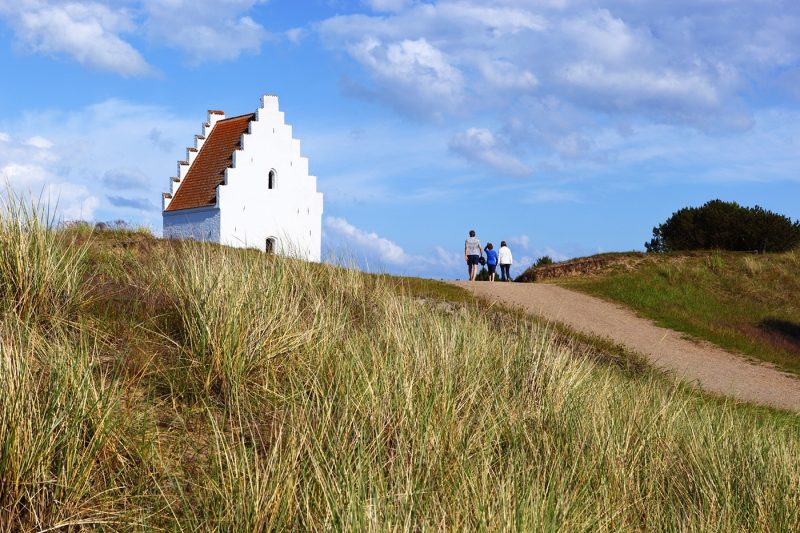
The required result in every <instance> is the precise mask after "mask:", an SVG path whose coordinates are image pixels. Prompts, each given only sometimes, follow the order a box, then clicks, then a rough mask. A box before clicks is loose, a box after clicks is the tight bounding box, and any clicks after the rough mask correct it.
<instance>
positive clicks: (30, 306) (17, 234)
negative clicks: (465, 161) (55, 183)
mask: <svg viewBox="0 0 800 533" xmlns="http://www.w3.org/2000/svg"><path fill="white" fill-rule="evenodd" d="M55 222H56V220H55V217H54V215H53V214H52V213H51V212H50V210H49V209H48V207H47V206H46V205H44V204H42V203H40V202H37V201H35V200H33V201H30V200H27V199H25V198H23V197H20V196H16V195H15V194H14V193H13V191H11V190H10V189H9V190H7V191H6V196H5V198H4V200H3V201H2V203H0V305H1V306H2V309H3V311H8V312H11V313H13V314H14V315H15V316H17V317H20V318H22V319H23V320H31V319H42V318H47V319H54V318H64V317H68V316H69V315H70V314H72V313H74V312H75V310H76V306H77V305H79V304H80V303H81V301H82V298H83V296H84V294H83V293H82V292H81V287H82V282H83V279H84V277H85V274H86V271H85V262H84V261H83V258H84V257H83V256H84V254H85V251H86V248H85V247H84V246H78V245H76V243H75V241H74V239H69V238H68V237H67V235H66V234H64V233H59V232H57V231H53V227H54V226H55Z"/></svg>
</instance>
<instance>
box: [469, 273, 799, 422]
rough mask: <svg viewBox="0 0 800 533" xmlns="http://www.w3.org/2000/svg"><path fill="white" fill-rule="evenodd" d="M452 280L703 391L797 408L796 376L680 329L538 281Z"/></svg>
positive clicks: (785, 407) (776, 405)
mask: <svg viewBox="0 0 800 533" xmlns="http://www.w3.org/2000/svg"><path fill="white" fill-rule="evenodd" d="M454 283H455V284H456V285H458V286H460V287H464V288H467V289H470V290H472V291H473V292H474V293H475V294H476V295H478V296H482V297H484V298H487V299H488V300H490V301H501V302H504V303H506V304H510V305H513V306H516V307H521V308H523V309H525V310H527V311H528V312H530V313H533V314H536V315H540V316H543V317H545V318H546V319H548V320H552V321H555V322H561V323H564V324H567V325H569V326H570V327H572V328H573V329H575V330H578V331H581V332H584V333H589V334H592V335H597V336H601V337H607V338H610V339H611V340H613V341H614V342H615V343H617V344H621V345H624V346H626V347H628V348H630V349H632V350H634V351H636V352H638V353H640V354H642V355H644V356H645V357H647V359H648V360H649V361H650V362H651V363H653V364H654V365H655V366H657V367H659V368H662V369H664V370H667V371H670V372H673V373H674V374H675V375H677V376H679V377H681V378H683V379H685V380H687V381H689V382H692V383H694V384H696V385H698V386H700V387H701V388H703V389H705V390H707V391H710V392H714V393H718V394H723V395H726V396H730V397H733V398H736V399H738V400H743V401H747V402H753V403H759V404H765V405H771V406H774V407H779V408H783V409H789V410H794V411H800V379H797V378H795V377H793V376H791V375H789V374H786V373H783V372H781V371H780V370H778V369H776V368H775V367H773V366H770V365H768V364H765V363H757V362H751V361H748V360H747V359H745V358H744V357H742V356H739V355H736V354H733V353H730V352H727V351H725V350H723V349H721V348H718V347H716V346H713V345H711V344H710V343H707V342H697V341H691V340H687V339H685V338H683V337H682V336H683V334H682V333H678V332H676V331H673V330H670V329H666V328H662V327H660V326H656V325H655V324H654V323H653V322H651V321H650V320H647V319H644V318H640V317H638V316H636V315H635V314H634V313H633V312H631V311H629V310H627V309H625V308H623V307H621V306H618V305H615V304H613V303H609V302H606V301H604V300H601V299H599V298H595V297H592V296H588V295H585V294H581V293H578V292H575V291H570V290H567V289H564V288H563V287H558V286H556V285H549V284H543V283H499V282H495V283H488V282H475V283H469V282H466V281H461V282H458V281H457V282H454Z"/></svg>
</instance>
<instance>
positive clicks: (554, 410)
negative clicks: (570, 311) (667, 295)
mask: <svg viewBox="0 0 800 533" xmlns="http://www.w3.org/2000/svg"><path fill="white" fill-rule="evenodd" d="M4 216H10V217H13V216H14V215H13V213H12V214H11V215H4ZM10 222H20V221H14V220H13V218H12V219H11V220H10ZM21 222H22V223H23V226H24V227H26V228H28V231H33V232H35V233H34V234H29V235H27V236H26V238H27V239H52V240H51V241H48V242H51V243H52V246H51V248H50V251H49V253H48V254H38V255H36V256H34V257H32V258H31V262H30V263H29V267H30V268H31V269H36V270H40V271H43V272H50V273H51V274H50V280H51V282H52V287H61V288H62V289H59V291H58V292H57V294H58V295H59V297H60V298H61V301H63V302H71V304H70V305H69V306H66V307H65V308H64V309H61V308H55V307H52V306H51V307H48V306H45V307H40V308H38V312H37V313H36V315H35V316H34V315H31V314H30V313H22V312H20V309H21V307H20V306H19V305H16V302H14V301H12V300H9V299H6V300H3V301H2V308H0V309H2V313H3V314H2V321H0V389H2V391H3V394H2V395H0V531H4V532H5V531H20V530H42V529H51V528H52V529H62V530H81V529H86V530H88V529H101V530H103V529H104V530H113V531H151V530H158V531H161V530H181V531H184V530H185V531H216V530H224V531H242V530H245V531H265V530H302V531H305V530H380V531H384V530H412V529H413V530H426V529H427V530H432V529H436V530H524V531H530V530H568V531H596V530H601V531H603V530H605V531H630V530H670V531H672V530H698V531H745V530H746V531H790V530H796V529H797V528H798V526H800V508H798V505H797V501H798V498H800V488H799V487H800V459H798V457H800V453H799V452H800V431H799V430H800V422H798V418H797V416H796V415H794V414H789V413H779V412H776V411H772V410H770V409H766V408H754V407H750V406H742V405H738V404H736V403H734V402H731V401H725V400H722V399H718V398H708V397H705V396H702V395H700V394H697V393H695V392H692V391H690V390H689V389H687V388H686V387H684V386H682V385H676V384H674V383H671V382H669V381H668V380H666V379H664V378H663V377H661V376H660V375H659V374H657V373H655V372H651V371H647V370H646V369H640V370H639V371H637V370H635V369H632V368H622V367H621V365H619V364H611V363H613V361H611V363H610V362H609V361H607V360H605V359H603V358H598V357H593V356H592V353H594V352H593V350H594V351H598V350H600V351H602V350H601V349H600V348H597V347H590V346H588V345H587V344H585V343H584V342H582V341H575V340H574V339H571V338H569V336H568V333H567V332H565V331H558V330H555V329H553V328H551V327H548V326H546V325H543V324H540V323H538V322H536V321H533V320H530V319H529V318H528V317H525V316H524V315H518V314H514V313H508V312H506V311H504V310H503V309H501V308H498V307H493V308H492V309H490V310H487V309H486V307H485V305H484V304H482V303H481V302H477V301H475V300H472V299H471V298H470V297H469V296H468V295H467V294H466V293H464V292H463V291H454V290H452V289H451V288H449V287H447V286H444V285H441V284H437V283H433V282H424V281H419V280H397V279H391V278H388V277H385V276H368V275H363V274H360V273H358V272H356V271H353V270H349V269H343V268H338V267H332V266H325V265H312V264H307V263H302V262H298V261H293V260H289V259H284V258H280V257H271V256H266V255H264V254H261V253H258V252H254V251H242V250H231V249H225V248H221V247H218V246H209V245H196V244H176V243H170V242H162V241H158V240H156V239H153V238H152V237H151V236H148V235H146V234H144V233H137V232H119V233H116V232H102V233H92V234H88V235H87V234H85V232H84V233H81V234H80V235H76V234H74V233H72V234H71V233H70V232H69V231H66V232H64V231H54V230H52V229H49V228H47V227H45V226H34V225H30V224H26V221H25V220H22V221H21ZM0 227H8V226H0ZM76 240H77V241H79V242H81V243H82V245H81V246H85V253H80V254H75V253H74V251H73V250H74V249H75V248H74V244H75V242H76ZM3 242H4V243H6V244H4V246H11V247H13V246H16V247H17V248H16V249H11V250H6V251H7V252H11V253H15V254H22V253H24V249H26V248H24V247H22V244H21V243H23V242H27V241H25V240H24V239H17V240H13V239H11V240H5V241H3ZM8 243H11V244H8ZM15 243H16V244H15ZM80 249H84V248H80ZM58 265H60V266H59V267H58V268H56V266H58ZM76 273H79V274H80V276H79V279H80V283H77V284H73V283H68V282H67V281H68V280H70V279H72V277H73V276H75V275H76ZM9 280H10V281H9ZM24 280H25V278H21V277H17V278H15V277H9V278H6V282H7V283H17V284H21V283H25V281H24ZM14 288H16V287H14ZM20 294H24V291H23V292H21V293H20ZM443 299H444V300H443ZM445 300H446V301H445ZM606 348H607V347H606Z"/></svg>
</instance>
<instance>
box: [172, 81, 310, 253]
mask: <svg viewBox="0 0 800 533" xmlns="http://www.w3.org/2000/svg"><path fill="white" fill-rule="evenodd" d="M162 214H163V223H164V237H165V238H177V239H194V240H198V241H211V242H218V243H221V244H225V245H228V246H239V247H247V248H259V249H261V250H264V251H267V252H274V253H281V254H285V255H291V256H295V257H300V258H304V259H308V260H311V261H319V260H320V254H321V248H322V193H319V192H317V178H316V177H314V176H309V174H308V159H307V158H305V157H302V156H301V155H300V141H298V140H297V139H294V138H293V137H292V127H291V126H290V125H288V124H286V123H285V122H284V116H283V113H282V112H281V111H280V109H279V108H278V98H277V97H276V96H271V95H264V96H262V97H261V106H260V107H259V108H258V109H257V110H256V112H255V113H250V114H247V115H240V116H236V117H231V118H225V114H224V113H223V112H222V111H209V112H208V122H206V123H205V124H204V125H203V132H202V134H201V135H195V146H194V148H188V149H187V151H186V160H185V161H179V162H178V175H177V177H174V178H172V181H171V190H170V192H167V193H164V199H163V213H162Z"/></svg>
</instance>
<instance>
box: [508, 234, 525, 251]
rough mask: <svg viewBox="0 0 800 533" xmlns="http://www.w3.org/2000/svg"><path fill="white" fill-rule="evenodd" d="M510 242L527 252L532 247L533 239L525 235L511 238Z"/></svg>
mask: <svg viewBox="0 0 800 533" xmlns="http://www.w3.org/2000/svg"><path fill="white" fill-rule="evenodd" d="M508 242H509V243H510V244H512V245H515V246H519V247H521V248H523V249H524V250H527V249H528V247H529V246H530V245H531V238H530V237H528V236H527V235H525V234H522V235H516V236H514V237H509V238H508Z"/></svg>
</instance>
